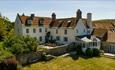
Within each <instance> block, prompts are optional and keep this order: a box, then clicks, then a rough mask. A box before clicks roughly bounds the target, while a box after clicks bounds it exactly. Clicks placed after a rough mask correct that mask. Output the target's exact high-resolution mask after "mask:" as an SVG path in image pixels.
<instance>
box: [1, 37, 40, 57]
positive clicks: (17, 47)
mask: <svg viewBox="0 0 115 70" xmlns="http://www.w3.org/2000/svg"><path fill="white" fill-rule="evenodd" d="M37 46H38V41H37V39H36V38H32V37H30V36H18V35H14V36H11V37H8V38H5V40H4V43H3V47H4V49H7V50H9V51H11V52H12V53H13V54H15V55H18V54H23V53H29V52H33V51H34V52H35V51H36V50H37Z"/></svg>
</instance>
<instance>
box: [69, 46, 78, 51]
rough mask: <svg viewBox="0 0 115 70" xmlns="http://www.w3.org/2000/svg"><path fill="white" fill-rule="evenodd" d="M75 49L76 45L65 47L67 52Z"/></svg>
mask: <svg viewBox="0 0 115 70" xmlns="http://www.w3.org/2000/svg"><path fill="white" fill-rule="evenodd" d="M76 50H77V47H76V46H69V47H68V48H67V51H68V52H71V51H76Z"/></svg>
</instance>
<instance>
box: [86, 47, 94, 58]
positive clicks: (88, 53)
mask: <svg viewBox="0 0 115 70" xmlns="http://www.w3.org/2000/svg"><path fill="white" fill-rule="evenodd" d="M85 54H86V56H88V57H92V55H93V50H92V49H91V48H87V49H86V51H85Z"/></svg>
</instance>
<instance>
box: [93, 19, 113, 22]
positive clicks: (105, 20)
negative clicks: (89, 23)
mask: <svg viewBox="0 0 115 70" xmlns="http://www.w3.org/2000/svg"><path fill="white" fill-rule="evenodd" d="M111 22H114V23H115V19H102V20H94V21H93V23H111Z"/></svg>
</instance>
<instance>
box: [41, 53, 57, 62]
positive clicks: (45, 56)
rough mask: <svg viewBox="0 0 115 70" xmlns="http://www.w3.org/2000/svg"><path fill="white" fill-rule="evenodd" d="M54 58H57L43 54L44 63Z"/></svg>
mask: <svg viewBox="0 0 115 70" xmlns="http://www.w3.org/2000/svg"><path fill="white" fill-rule="evenodd" d="M53 58H55V57H54V56H53V55H48V54H46V53H43V54H42V60H43V61H49V60H51V59H53Z"/></svg>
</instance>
